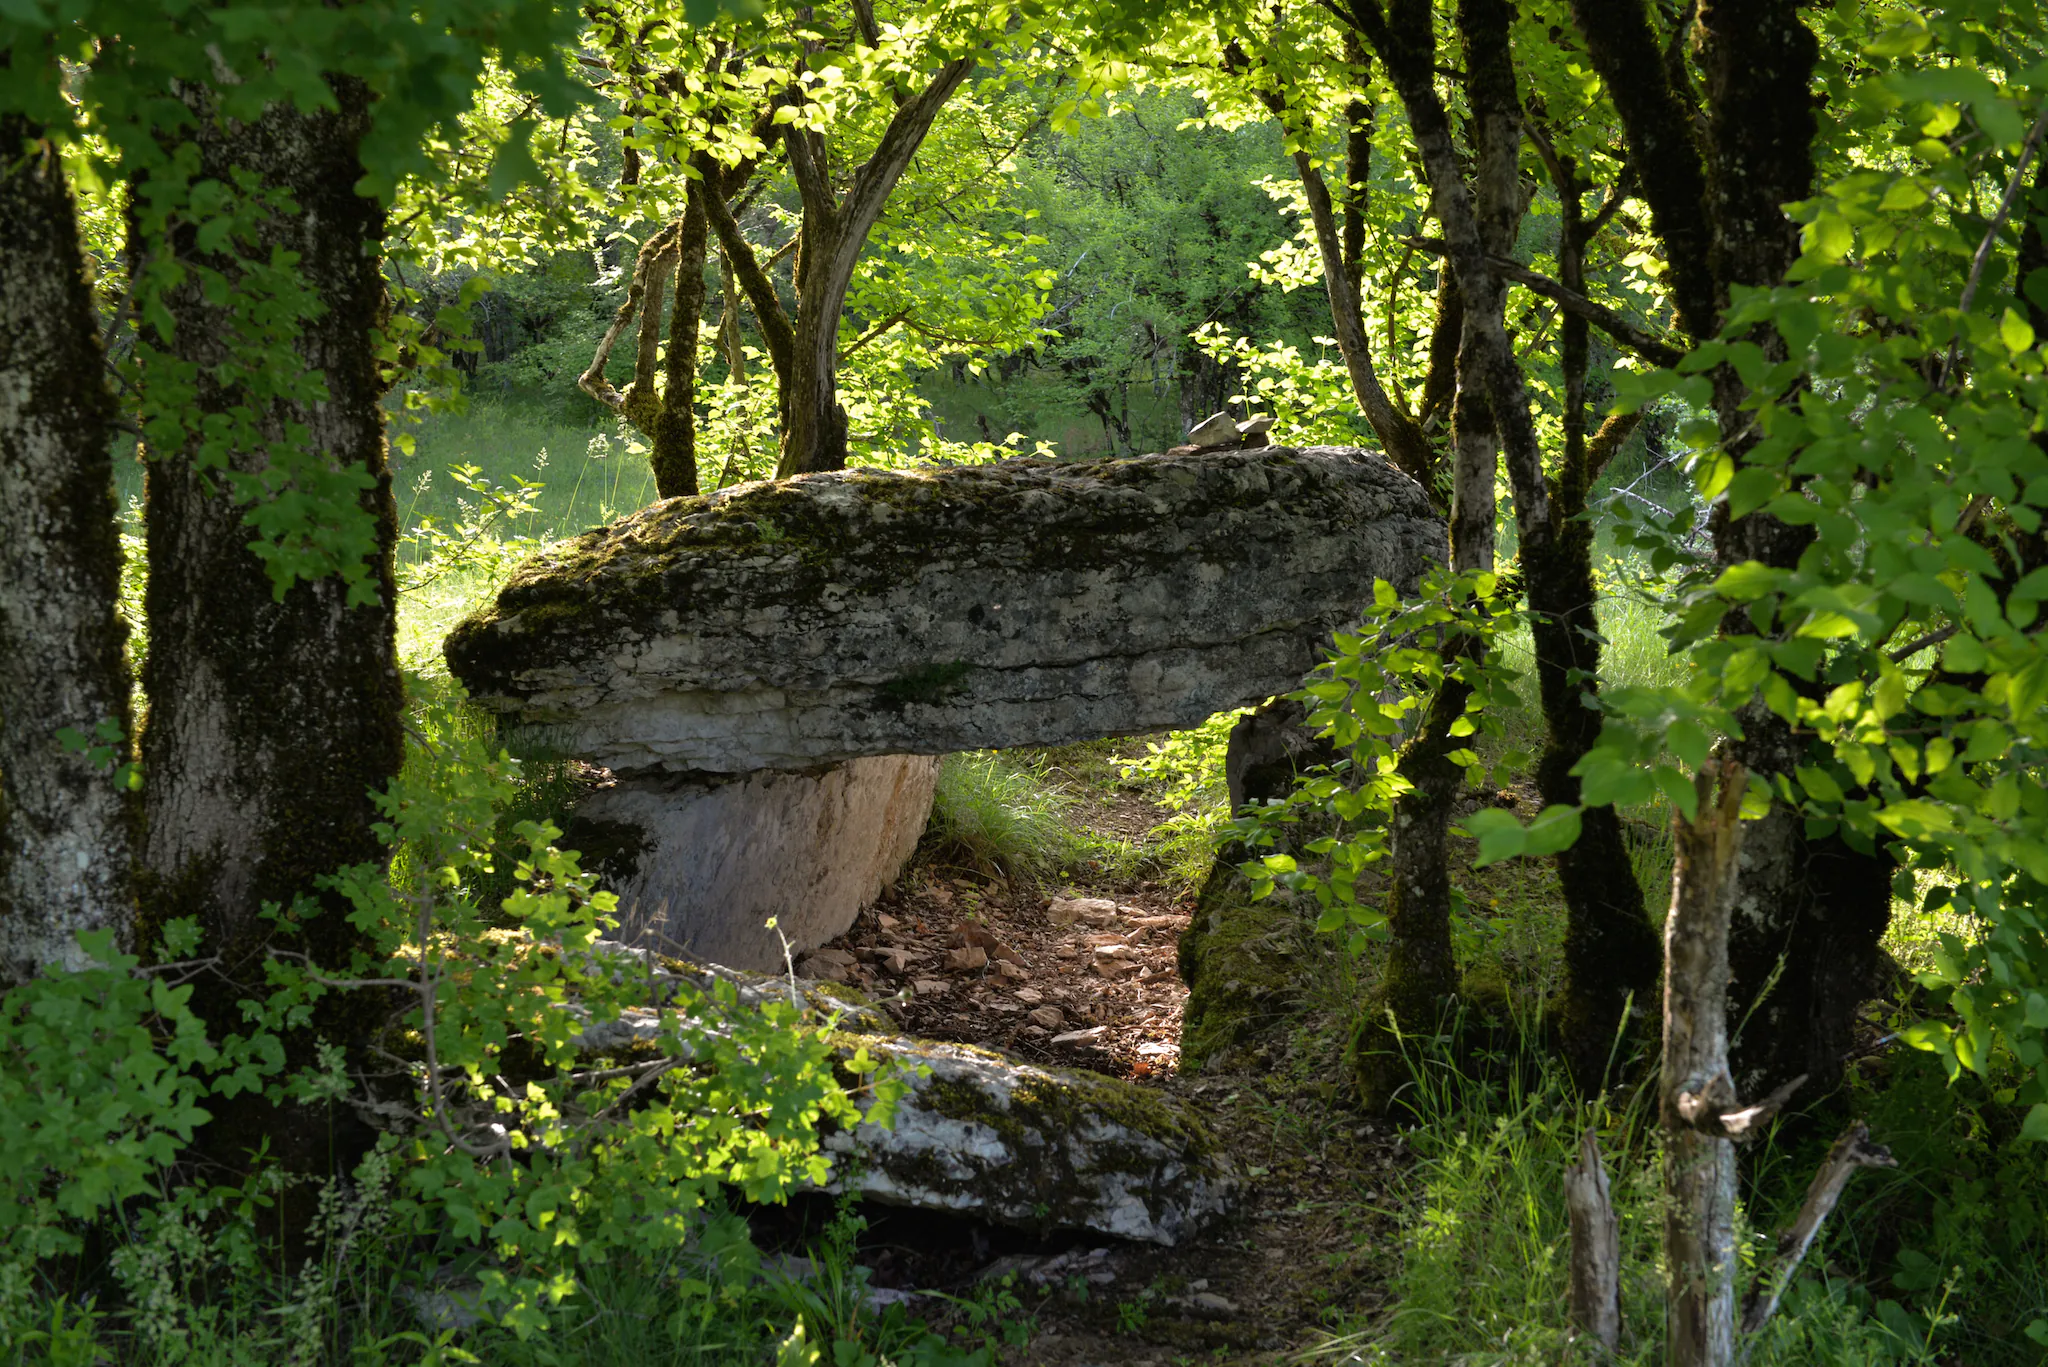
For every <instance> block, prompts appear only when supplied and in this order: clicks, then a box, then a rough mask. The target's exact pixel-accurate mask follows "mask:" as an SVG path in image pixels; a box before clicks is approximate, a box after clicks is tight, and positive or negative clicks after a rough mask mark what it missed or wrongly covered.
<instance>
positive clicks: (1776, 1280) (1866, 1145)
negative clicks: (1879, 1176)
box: [1742, 1120, 1899, 1361]
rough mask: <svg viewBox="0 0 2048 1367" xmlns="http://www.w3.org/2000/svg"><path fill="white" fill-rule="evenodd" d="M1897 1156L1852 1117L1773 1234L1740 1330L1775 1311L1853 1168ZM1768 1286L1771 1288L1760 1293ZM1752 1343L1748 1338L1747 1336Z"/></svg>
mask: <svg viewBox="0 0 2048 1367" xmlns="http://www.w3.org/2000/svg"><path fill="white" fill-rule="evenodd" d="M1898 1165H1899V1160H1898V1159H1896V1158H1894V1157H1892V1153H1891V1150H1890V1149H1887V1148H1886V1147H1885V1146H1884V1145H1882V1144H1873V1143H1872V1142H1871V1141H1870V1127H1869V1126H1868V1125H1866V1124H1864V1123H1863V1122H1862V1121H1860V1120H1859V1121H1857V1122H1856V1123H1855V1124H1853V1125H1851V1126H1850V1127H1849V1128H1848V1129H1847V1130H1845V1131H1843V1133H1842V1137H1841V1138H1840V1139H1837V1140H1836V1141H1835V1143H1834V1147H1833V1148H1831V1149H1829V1150H1828V1156H1827V1159H1826V1161H1824V1162H1823V1163H1822V1164H1821V1165H1820V1171H1818V1172H1816V1173H1815V1174H1814V1175H1813V1182H1812V1184H1811V1185H1809V1186H1808V1187H1807V1189H1806V1200H1805V1201H1803V1202H1801V1203H1800V1206H1799V1214H1798V1216H1797V1217H1796V1218H1794V1220H1793V1221H1792V1223H1791V1224H1790V1225H1788V1226H1786V1227H1785V1228H1784V1229H1783V1230H1781V1231H1779V1233H1778V1248H1777V1256H1776V1266H1775V1267H1773V1268H1772V1269H1771V1270H1770V1271H1769V1272H1767V1273H1765V1274H1763V1275H1762V1276H1760V1277H1759V1278H1758V1279H1757V1290H1756V1291H1753V1292H1752V1293H1751V1295H1750V1301H1749V1306H1748V1308H1747V1309H1746V1310H1744V1312H1743V1315H1742V1332H1743V1333H1744V1334H1745V1335H1754V1334H1756V1333H1757V1331H1758V1330H1760V1329H1762V1328H1763V1327H1764V1326H1765V1325H1766V1324H1768V1323H1770V1320H1771V1316H1772V1315H1773V1314H1775V1313H1776V1312H1777V1309H1778V1300H1779V1298H1780V1297H1782V1296H1783V1295H1784V1294H1785V1288H1786V1287H1787V1286H1789V1285H1791V1282H1792V1277H1793V1274H1794V1273H1796V1272H1798V1270H1799V1264H1800V1263H1801V1262H1802V1261H1803V1260H1804V1259H1805V1257H1806V1251H1807V1250H1808V1249H1809V1248H1812V1247H1813V1240H1814V1236H1815V1235H1817V1234H1819V1233H1820V1227H1821V1225H1823V1224H1824V1223H1826V1221H1827V1218H1828V1216H1829V1215H1830V1214H1832V1213H1833V1212H1834V1209H1835V1205H1836V1203H1837V1202H1839V1201H1840V1200H1841V1199H1842V1191H1843V1189H1844V1188H1845V1187H1847V1186H1848V1185H1849V1179H1850V1178H1851V1177H1854V1176H1855V1175H1856V1169H1858V1168H1895V1167H1897V1166H1898ZM1766 1284H1768V1285H1769V1287H1770V1290H1769V1291H1768V1292H1764V1291H1763V1287H1764V1286H1765V1285H1766ZM1752 1342H1753V1340H1752ZM1749 1347H1750V1345H1749V1344H1745V1345H1744V1348H1743V1354H1742V1361H1747V1360H1748V1357H1749Z"/></svg>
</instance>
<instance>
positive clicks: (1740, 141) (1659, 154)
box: [1573, 0, 1891, 1091]
mask: <svg viewBox="0 0 2048 1367" xmlns="http://www.w3.org/2000/svg"><path fill="white" fill-rule="evenodd" d="M1573 15H1574V18H1575V20H1576V22H1577V24H1578V27H1579V30H1580V32H1581V34H1582V35H1583V36H1584V38H1585V40H1586V44H1587V52H1588V54H1589V56H1590V57H1591V58H1592V60H1593V65H1594V67H1595V69H1596V70H1598V71H1599V73H1600V76H1601V79H1602V80H1603V81H1604V82H1605V83H1606V84H1607V87H1608V90H1609V92H1610V93H1611V94H1612V96H1613V98H1614V102H1615V107H1616V109H1617V111H1618V112H1619V113H1620V115H1621V119H1622V124H1623V127H1624V130H1625V132H1626V134H1627V139H1628V145H1629V161H1630V164H1631V165H1632V166H1634V167H1635V168H1637V172H1638V175H1639V176H1640V184H1641V188H1642V192H1643V197H1644V198H1645V199H1646V200H1647V201H1648V202H1649V205H1650V210H1651V221H1652V223H1653V225H1654V226H1655V228H1656V231H1657V234H1658V237H1659V238H1660V239H1661V240H1662V241H1663V243H1664V245H1665V251H1666V254H1667V256H1668V257H1669V259H1670V262H1671V279H1672V282H1673V300H1674V303H1675V305H1676V307H1677V310H1678V315H1679V320H1680V322H1681V324H1682V325H1683V326H1684V327H1685V329H1686V331H1687V332H1689V333H1690V334H1691V335H1692V336H1693V337H1694V338H1695V339H1696V340H1704V339H1706V338H1707V337H1710V336H1712V335H1713V334H1714V333H1715V332H1716V331H1717V330H1718V329H1719V327H1720V318H1721V310H1722V309H1723V308H1724V307H1725V306H1726V304H1727V301H1728V298H1729V291H1730V290H1731V289H1732V288H1733V287H1735V286H1738V285H1743V286H1770V285H1775V284H1776V283H1778V281H1779V280H1780V279H1782V278H1783V276H1784V273H1785V270H1786V268H1787V267H1788V266H1790V264H1791V263H1792V261H1793V260H1794V259H1796V257H1797V255H1798V237H1797V231H1796V229H1795V228H1794V226H1793V224H1792V223H1791V221H1790V220H1789V219H1787V218H1786V216H1785V214H1784V212H1783V210H1782V209H1781V208H1780V207H1779V206H1780V205H1782V204H1784V203H1786V202H1788V201H1791V200H1798V199H1804V198H1806V197H1807V196H1808V195H1809V194H1811V193H1812V184H1813V175H1814V166H1813V155H1812V144H1813V137H1814V129H1815V123H1814V105H1813V97H1812V91H1811V84H1810V82H1811V77H1812V73H1813V70H1814V66H1815V63H1816V62H1817V60H1818V56H1819V44H1818V42H1817V41H1816V40H1815V38H1814V36H1813V34H1812V33H1811V32H1810V31H1808V29H1807V28H1806V25H1805V24H1804V22H1803V21H1802V20H1801V18H1800V14H1799V9H1798V7H1797V6H1796V5H1795V4H1793V3H1792V0H1711V3H1707V4H1704V5H1702V6H1701V7H1700V11H1699V18H1698V25H1699V34H1698V36H1699V46H1698V51H1699V53H1700V60H1701V66H1702V68H1703V70H1704V72H1705V74H1706V97H1707V107H1706V110H1705V118H1704V121H1703V123H1704V128H1703V130H1702V127H1701V123H1700V122H1699V121H1696V120H1695V117H1694V114H1693V111H1692V108H1691V97H1690V92H1689V91H1685V90H1682V89H1680V88H1678V87H1676V86H1674V84H1673V82H1672V79H1671V76H1670V73H1669V71H1668V70H1667V69H1666V67H1665V66H1664V64H1663V62H1662V60H1661V58H1660V56H1659V55H1658V54H1659V53H1661V50H1662V44H1661V42H1660V40H1659V38H1658V36H1657V34H1656V32H1655V30H1654V29H1653V28H1652V26H1651V24H1650V21H1649V17H1648V11H1647V10H1646V9H1645V8H1644V7H1643V6H1642V5H1641V4H1638V3H1632V2H1631V0H1573ZM1754 340H1756V341H1759V342H1760V343H1762V344H1763V345H1764V346H1765V347H1766V349H1767V351H1768V350H1769V349H1770V348H1772V347H1774V346H1776V345H1777V343H1776V340H1775V334H1772V333H1769V332H1768V331H1766V332H1764V333H1760V334H1758V335H1757V336H1756V337H1755V338H1754ZM1743 398H1744V391H1743V388H1742V386H1741V383H1740V382H1739V380H1738V379H1737V378H1736V377H1735V375H1734V373H1733V372H1732V371H1731V370H1729V369H1727V368H1725V367H1724V368H1723V369H1722V370H1721V371H1719V372H1717V373H1716V375H1715V376H1714V407H1715V411H1716V416H1717V419H1718V422H1719V425H1720V428H1721V436H1722V444H1723V447H1724V449H1725V450H1727V452H1728V453H1729V455H1730V456H1731V457H1733V458H1734V460H1735V461H1736V462H1737V463H1738V464H1740V463H1741V461H1742V459H1743V456H1744V454H1745V453H1746V452H1747V451H1748V450H1749V449H1750V447H1751V446H1752V445H1754V443H1755V441H1756V440H1757V436H1756V434H1755V433H1754V432H1753V430H1752V424H1751V423H1750V421H1749V415H1748V414H1746V413H1744V412H1743V411H1742V409H1741V407H1740V405H1741V403H1742V400H1743ZM1712 528H1713V532H1714V553H1715V559H1716V560H1717V561H1718V562H1719V563H1721V564H1723V565H1734V564H1739V563H1741V562H1743V561H1745V560H1756V561H1760V562H1761V563H1763V564H1766V565H1773V566H1778V567H1781V568H1782V567H1789V566H1791V565H1793V564H1796V563H1797V561H1798V559H1799V556H1800V554H1801V552H1802V551H1804V549H1805V547H1806V545H1807V543H1808V541H1809V539H1810V535H1811V533H1810V529H1808V528H1804V527H1791V526H1787V525H1786V524H1784V523H1783V522H1780V521H1779V520H1778V519H1776V518H1774V517H1770V516H1768V515H1765V514H1762V513H1752V514H1751V515H1749V516H1747V517H1744V518H1742V519H1740V520H1736V521H1730V520H1729V519H1728V518H1727V516H1726V504H1725V503H1724V504H1721V505H1719V506H1717V507H1716V509H1715V512H1714V515H1713V518H1712ZM1746 621H1747V619H1746V617H1744V616H1743V615H1741V614H1735V615H1733V616H1732V617H1731V620H1730V629H1734V630H1742V629H1747V628H1746ZM1738 717H1739V719H1740V720H1741V723H1742V727H1743V732H1744V739H1743V740H1742V741H1740V742H1738V743H1736V745H1735V746H1734V747H1733V749H1732V753H1733V754H1734V756H1735V757H1736V758H1737V759H1739V760H1741V761H1742V763H1743V764H1744V765H1746V766H1747V767H1748V768H1749V769H1750V770H1751V771H1752V772H1755V773H1760V774H1783V773H1789V772H1791V769H1792V768H1793V767H1794V766H1795V765H1797V764H1799V763H1802V762H1803V761H1804V759H1805V754H1806V750H1805V745H1804V743H1803V742H1801V741H1800V740H1799V738H1798V737H1796V736H1794V735H1793V734H1792V733H1791V730H1790V728H1789V727H1788V726H1786V724H1785V723H1784V722H1783V721H1782V720H1781V719H1780V718H1778V717H1777V716H1776V715H1775V714H1773V713H1771V712H1770V711H1769V710H1768V709H1766V708H1764V707H1762V706H1760V705H1753V706H1750V707H1746V708H1743V709H1740V711H1739V712H1738ZM1748 849H1749V853H1748V856H1747V858H1746V859H1745V863H1744V867H1743V872H1742V891H1741V894H1740V899H1739V904H1740V911H1739V914H1738V915H1737V916H1736V918H1735V924H1734V927H1733V931H1732V935H1733V941H1732V944H1731V946H1730V951H1729V953H1730V960H1731V963H1732V964H1733V967H1734V973H1735V991H1736V993H1737V999H1736V1012H1735V1014H1736V1019H1737V1020H1738V1022H1741V1021H1745V1020H1746V1021H1747V1024H1746V1025H1744V1026H1742V1027H1741V1030H1740V1033H1739V1035H1738V1037H1737V1039H1736V1040H1735V1042H1734V1045H1733V1048H1734V1056H1735V1068H1736V1072H1737V1075H1738V1076H1739V1077H1740V1078H1741V1080H1742V1085H1743V1088H1744V1090H1745V1091H1771V1090H1775V1089H1776V1088H1777V1087H1779V1086H1781V1085H1783V1083H1785V1082H1786V1081H1788V1080H1789V1079H1790V1078H1792V1077H1796V1076H1799V1075H1800V1074H1807V1075H1809V1076H1810V1077H1811V1079H1812V1081H1813V1082H1814V1083H1815V1084H1818V1085H1821V1086H1825V1085H1828V1084H1830V1083H1832V1082H1833V1081H1834V1080H1835V1079H1836V1078H1838V1077H1839V1076H1840V1073H1841V1066H1842V1063H1841V1054H1842V1051H1843V1049H1845V1048H1846V1045H1847V1041H1848V1038H1849V1034H1850V1032H1851V1030H1852V1029H1853V1027H1854V1013H1855V1010H1856V1007H1857V1006H1858V1005H1859V1004H1860V1002H1861V1000H1862V998H1863V995H1864V994H1865V993H1866V992H1867V991H1868V987H1869V983H1870V979H1871V974H1872V971H1873V968H1874V966H1875V964H1876V962H1877V946H1878V940H1879V939H1880V938H1881V937H1882V935H1883V933H1884V929H1885V927H1886V926H1887V925H1888V924H1889V921H1890V915H1891V891H1890V880H1889V873H1890V869H1889V866H1888V865H1887V863H1886V862H1885V861H1884V860H1883V859H1881V858H1879V857H1877V856H1876V855H1874V854H1863V853H1859V852H1857V851H1855V850H1852V849H1850V848H1848V847H1847V846H1845V845H1843V844H1842V843H1841V842H1840V841H1839V840H1837V839H1835V838H1834V837H1824V838H1821V839H1819V840H1814V839H1809V838H1808V837H1807V835H1806V833H1805V830H1804V823H1803V820H1802V819H1801V818H1800V816H1799V815H1798V813H1797V812H1795V811H1793V810H1792V809H1790V808H1788V807H1786V806H1784V804H1782V803H1779V804H1775V805H1774V806H1773V809H1772V811H1771V812H1770V813H1769V814H1768V815H1767V816H1765V817H1764V818H1763V819H1762V820H1760V821H1758V822H1755V823H1752V829H1751V831H1750V833H1749V837H1748Z"/></svg>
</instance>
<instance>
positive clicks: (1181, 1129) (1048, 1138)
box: [582, 942, 1239, 1245]
mask: <svg viewBox="0 0 2048 1367" xmlns="http://www.w3.org/2000/svg"><path fill="white" fill-rule="evenodd" d="M597 952H600V953H603V954H606V955H610V956H614V957H616V958H617V960H618V962H619V963H620V971H621V972H623V973H628V974H632V975H634V976H639V975H642V974H645V975H646V977H647V980H648V982H649V985H650V994H651V997H652V999H653V1000H656V1001H661V1000H665V999H666V998H667V997H669V996H672V995H673V990H674V985H675V984H676V983H678V982H682V981H687V982H691V983H694V984H695V985H696V986H698V987H699V988H700V989H701V988H705V987H708V985H709V984H710V983H711V981H712V980H713V978H722V979H724V980H725V981H727V982H730V983H732V984H734V986H735V987H736V989H737V993H738V999H739V1001H740V1003H741V1004H742V1005H748V1004H753V1003H758V1002H761V1001H764V1000H768V999H770V998H783V999H787V997H788V996H790V995H792V994H793V995H794V996H795V997H796V999H797V1000H798V1001H800V1002H802V1003H804V1004H805V1005H807V1006H808V1007H810V1008H811V1009H813V1010H816V1011H824V1012H830V1013H836V1014H838V1016H839V1027H840V1030H841V1032H842V1033H841V1034H840V1035H839V1037H838V1039H839V1046H840V1048H841V1049H842V1050H843V1051H844V1052H845V1054H846V1055H847V1056H848V1057H851V1056H852V1055H853V1053H854V1052H855V1051H857V1050H860V1049H865V1050H866V1051H867V1052H868V1054H869V1055H870V1056H871V1057H883V1058H887V1059H889V1060H891V1061H892V1062H894V1063H895V1064H897V1065H898V1066H899V1067H901V1068H903V1069H905V1070H906V1074H907V1081H908V1082H909V1084H910V1091H909V1094H908V1095H907V1096H905V1097H904V1098H903V1099H902V1100H901V1101H900V1102H899V1103H898V1104H897V1107H896V1113H895V1117H894V1119H893V1122H892V1123H891V1124H890V1125H889V1126H888V1127H887V1128H884V1127H883V1126H880V1125H876V1124H872V1123H867V1122H863V1123H861V1124H859V1125H857V1126H855V1127H854V1128H852V1129H851V1130H840V1131H836V1132H834V1133H832V1134H829V1135H827V1136H826V1137H825V1140H824V1144H825V1148H826V1150H827V1151H828V1152H830V1153H831V1154H832V1155H833V1156H834V1160H835V1161H834V1169H835V1173H836V1174H837V1175H836V1176H835V1178H834V1181H833V1184H832V1189H833V1190H835V1191H837V1190H844V1189H848V1188H850V1189H852V1190H854V1191H856V1192H858V1193H860V1194H861V1195H862V1196H865V1197H868V1198H869V1199H872V1200H876V1201H880V1202H883V1203H885V1204H891V1205H900V1206H909V1207H914V1208H917V1209H921V1210H933V1211H945V1212H950V1213H954V1214H960V1215H970V1216H974V1217H977V1218H980V1219H985V1220H988V1221H990V1222H992V1223H997V1224H1006V1225H1015V1226H1018V1227H1021V1228H1026V1229H1033V1230H1039V1231H1048V1232H1049V1231H1052V1230H1060V1229H1081V1230H1091V1231H1093V1232H1095V1233H1098V1234H1107V1235H1114V1236H1116V1237H1117V1238H1121V1239H1132V1240H1138V1241H1142V1242H1146V1243H1154V1244H1164V1245H1172V1244H1175V1243H1178V1242H1179V1241H1180V1240H1181V1239H1184V1238H1186V1237H1187V1236H1188V1235H1190V1234H1192V1233H1194V1232H1196V1231H1197V1230H1199V1229H1201V1228H1202V1227H1203V1226H1204V1225H1206V1224H1207V1223H1208V1222H1209V1221H1210V1220H1212V1219H1214V1218H1215V1217H1216V1216H1218V1215H1220V1214H1222V1213H1223V1212H1224V1211H1225V1210H1226V1209H1227V1208H1228V1207H1229V1204H1230V1201H1231V1198H1232V1197H1233V1195H1234V1194H1235V1192H1236V1190H1237V1186H1238V1180H1239V1179H1238V1175H1237V1172H1236V1170H1235V1168H1234V1167H1233V1165H1232V1164H1231V1161H1230V1159H1229V1156H1228V1155H1227V1154H1226V1153H1225V1152H1224V1150H1223V1148H1222V1147H1221V1145H1220V1144H1219V1143H1218V1142H1217V1140H1216V1138H1215V1136H1214V1135H1213V1134H1212V1133H1211V1132H1210V1130H1209V1129H1208V1127H1207V1126H1206V1125H1204V1124H1203V1122H1202V1121H1201V1120H1200V1119H1199V1118H1198V1117H1197V1116H1195V1115H1193V1114H1192V1113H1190V1112H1189V1111H1188V1110H1186V1109H1185V1108H1184V1107H1183V1106H1181V1105H1180V1103H1178V1102H1176V1101H1175V1100H1173V1099H1172V1098H1170V1097H1167V1096H1165V1095H1163V1094H1161V1093H1158V1092H1155V1091H1152V1090H1150V1089H1147V1088H1144V1087H1140V1086H1137V1085H1136V1084H1133V1083H1129V1082H1123V1081H1120V1080H1118V1079H1115V1078H1109V1077H1103V1076H1101V1075H1100V1074H1096V1073H1089V1072H1083V1071H1081V1070H1078V1069H1059V1068H1040V1067H1037V1066H1034V1065H1032V1064H1028V1063H1022V1062H1019V1061H1018V1060H1016V1059H1013V1058H1010V1057H1009V1056H1007V1055H1005V1054H1001V1053H998V1052H996V1051H994V1050H991V1049H981V1048H976V1047H974V1046H972V1045H965V1044H951V1043H944V1042H940V1041H936V1040H925V1039H917V1038H914V1037H911V1036H908V1035H903V1034H899V1033H895V1032H894V1031H893V1030H892V1029H891V1027H890V1023H889V1021H888V1017H887V1016H886V1015H884V1014H883V1012H882V1011H881V1010H880V1009H879V1008H877V1007H875V1006H873V1005H872V1004H871V1003H869V1002H868V1001H867V1000H866V999H865V998H863V997H862V996H861V994H860V993H858V992H855V991H854V990H852V989H850V988H848V987H845V986H843V985H841V984H837V983H813V982H805V981H803V980H802V979H798V980H796V981H795V982H794V983H792V982H791V981H790V980H789V979H788V978H774V977H769V976H766V975H753V974H743V973H736V972H734V971H732V970H730V969H727V968H722V967H713V966H706V967H701V968H689V969H683V968H680V967H679V966H675V965H662V964H661V962H660V960H659V959H658V958H657V957H655V956H651V955H648V954H646V953H645V952H644V951H635V950H632V949H628V948H626V947H624V946H620V945H616V944H611V943H608V942H601V943H600V944H599V946H597ZM659 1033H660V1019H659V1016H658V1014H657V1012H656V1011H655V1010H654V1009H651V1008H650V1009H645V1010H629V1011H628V1012H626V1013H625V1014H624V1015H623V1016H621V1017H620V1018H618V1019H617V1020H612V1021H607V1022H604V1023H603V1024H601V1025H596V1026H592V1027H591V1028H590V1029H588V1030H586V1031H585V1032H584V1034H583V1036H582V1041H583V1045H584V1047H585V1048H586V1049H588V1050H590V1051H591V1052H592V1053H610V1052H615V1051H620V1050H623V1049H626V1048H629V1047H631V1046H632V1045H633V1044H635V1043H636V1042H639V1041H641V1040H652V1039H654V1038H655V1037H656V1036H657V1035H658V1034H659Z"/></svg>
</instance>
